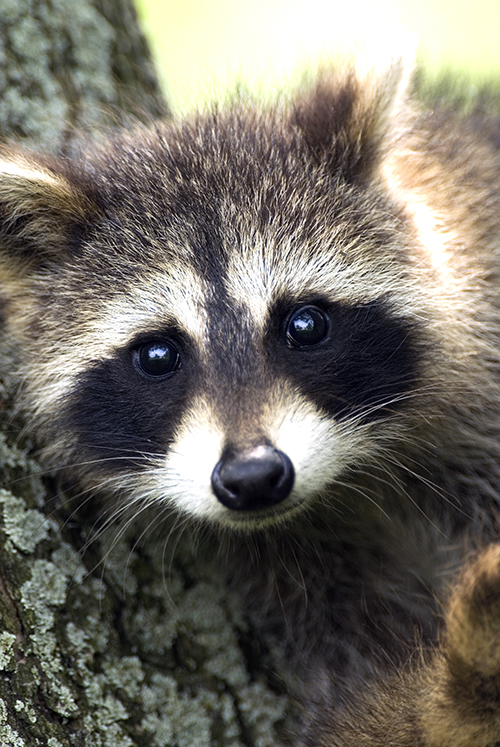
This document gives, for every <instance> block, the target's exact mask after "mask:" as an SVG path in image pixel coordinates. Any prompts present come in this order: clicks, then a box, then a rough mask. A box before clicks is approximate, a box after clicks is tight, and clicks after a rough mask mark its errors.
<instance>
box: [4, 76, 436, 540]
mask: <svg viewBox="0 0 500 747" xmlns="http://www.w3.org/2000/svg"><path fill="white" fill-rule="evenodd" d="M391 76H392V77H391ZM391 76H388V77H387V78H386V79H385V80H384V81H383V82H382V83H381V84H380V85H381V86H382V88H384V87H385V88H384V91H385V93H386V94H387V95H384V96H382V95H381V94H380V92H378V93H377V95H375V94H374V93H373V91H370V92H369V95H367V96H366V97H365V99H363V98H362V95H361V93H360V91H359V90H358V89H357V88H356V86H355V84H354V79H353V77H352V75H349V76H347V78H346V79H345V80H344V81H342V82H341V83H339V84H338V86H337V88H335V87H332V89H331V91H330V92H329V93H327V92H325V91H324V90H319V91H318V92H316V94H315V95H314V97H313V98H312V99H311V100H308V101H307V102H306V103H305V104H304V105H303V106H302V108H301V107H300V106H298V105H296V106H295V107H294V108H293V109H292V111H291V113H290V112H275V113H270V112H267V113H266V114H264V115H262V117H261V118H257V117H256V115H255V114H254V113H252V112H250V111H248V110H238V109H236V110H234V111H231V112H229V113H228V114H227V115H217V116H216V115H213V116H207V117H205V118H199V119H198V120H197V121H196V122H193V123H190V124H188V125H181V126H178V127H176V126H167V125H166V126H164V127H163V126H162V127H157V128H156V129H155V130H154V131H142V132H139V133H136V134H135V135H134V136H123V137H122V138H117V139H116V140H115V141H114V142H113V143H111V144H110V145H108V146H107V147H106V149H103V150H102V151H98V152H94V153H93V154H92V155H91V156H88V157H82V159H81V160H79V161H74V162H71V163H68V162H65V161H60V160H59V161H57V160H55V161H54V160H52V161H49V160H41V159H39V158H31V157H30V158H28V157H27V156H24V155H21V154H18V153H8V152H6V153H4V155H3V164H2V168H1V169H0V171H1V172H2V176H1V177H0V203H1V206H2V247H3V248H2V264H1V266H0V288H1V292H2V297H3V301H4V315H5V324H6V339H7V344H8V347H9V353H8V355H9V358H10V360H11V365H12V366H13V368H14V369H15V372H16V376H18V377H20V378H21V379H22V381H23V387H22V394H21V396H20V401H21V406H22V407H23V408H24V410H25V412H26V413H27V415H28V417H29V418H30V419H31V421H32V422H33V427H34V429H35V430H36V431H37V432H38V434H39V437H40V439H41V440H42V441H43V442H44V443H45V447H46V453H47V457H48V459H49V461H50V463H51V464H52V465H55V466H57V467H62V468H65V469H66V471H67V473H68V474H69V475H71V476H72V478H73V479H74V477H75V476H76V478H77V479H78V480H79V481H80V482H81V483H83V485H84V486H86V487H88V488H91V489H95V490H105V491H109V492H114V493H116V494H119V495H120V496H121V499H122V500H123V501H124V502H126V503H127V505H128V506H131V507H134V506H135V507H137V510H140V509H141V508H143V507H144V506H147V505H155V506H164V507H165V508H169V509H170V508H173V509H175V510H177V511H179V512H181V513H183V514H188V515H190V516H191V517H193V518H194V519H199V520H208V521H211V522H215V523H219V524H222V525H227V526H231V527H236V528H238V527H241V528H246V527H249V528H251V527H259V526H263V525H266V524H269V523H276V522H279V521H281V520H283V519H284V518H286V517H288V516H291V515H293V514H295V513H297V512H299V511H300V510H303V509H304V508H305V507H307V506H309V505H311V504H312V503H313V502H314V501H317V500H320V501H325V500H327V499H328V500H330V499H331V496H332V495H333V496H334V494H335V489H336V487H335V486H336V485H337V484H338V483H339V482H345V480H346V479H348V478H346V475H348V474H349V471H350V470H352V469H353V468H360V467H362V468H365V465H369V464H371V463H376V461H377V459H379V457H380V454H381V453H383V451H384V449H386V448H387V444H390V443H392V442H393V441H394V440H395V439H396V440H397V439H398V438H401V437H402V434H403V433H404V431H405V429H407V428H408V418H409V417H411V416H410V415H409V412H411V411H412V392H413V391H414V390H415V389H416V387H417V386H419V385H420V383H421V379H422V376H423V373H422V366H421V360H422V351H423V350H424V348H425V344H426V343H425V342H424V339H425V335H424V333H423V329H424V327H425V324H424V317H425V313H424V312H423V308H425V303H426V301H425V300H424V299H422V296H421V292H420V290H419V289H418V283H417V281H416V279H415V278H414V277H413V274H412V270H411V262H409V260H408V257H407V254H408V247H407V245H406V241H407V239H405V238H404V237H403V232H402V224H401V219H400V218H399V217H398V216H397V211H396V210H395V208H394V206H393V205H392V204H391V203H390V201H389V200H388V198H386V197H384V195H383V193H382V191H381V190H380V189H379V188H378V187H376V186H370V188H368V184H369V183H370V180H374V181H375V182H376V178H375V176H374V174H375V173H376V172H377V158H378V156H377V152H378V150H379V149H380V147H381V146H380V142H379V141H380V140H381V138H382V133H383V131H385V130H386V129H387V125H385V124H384V122H385V119H386V115H387V112H386V109H387V100H388V98H389V99H390V96H389V94H388V93H387V90H389V89H390V91H392V88H394V84H393V82H391V81H393V78H394V75H393V73H391ZM386 89H387V90H386ZM390 91H389V93H390ZM381 102H382V103H383V106H382V103H381ZM314 108H315V111H316V116H313V115H312V113H311V110H312V109H314ZM321 117H323V118H324V119H325V121H324V122H323V123H321V122H320V121H319V120H320V118H321ZM413 409H414V410H416V409H417V408H413ZM402 411H403V412H404V413H405V417H404V419H403V420H404V425H402V424H401V422H402V418H401V417H400V413H401V412H402ZM333 500H334V498H333Z"/></svg>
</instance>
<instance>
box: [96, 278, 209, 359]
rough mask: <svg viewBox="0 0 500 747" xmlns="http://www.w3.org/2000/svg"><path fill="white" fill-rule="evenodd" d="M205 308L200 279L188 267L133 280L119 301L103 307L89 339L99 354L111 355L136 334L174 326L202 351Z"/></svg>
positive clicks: (117, 299)
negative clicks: (100, 352) (99, 349)
mask: <svg viewBox="0 0 500 747" xmlns="http://www.w3.org/2000/svg"><path fill="white" fill-rule="evenodd" d="M205 308H206V292H205V288H204V283H203V281H202V279H201V278H200V277H199V276H198V275H196V273H194V272H193V271H192V270H191V269H190V268H189V267H188V266H183V267H182V268H178V269H177V270H176V268H172V269H169V271H168V272H165V273H156V274H148V275H147V276H145V277H142V278H136V279H135V280H134V284H133V285H132V286H131V287H130V289H129V290H128V291H127V293H126V294H124V295H123V297H120V296H118V297H116V298H115V299H113V300H112V301H111V302H110V303H108V304H106V308H105V312H104V314H102V316H101V317H100V318H98V319H96V320H95V322H94V324H93V329H92V331H91V333H90V335H89V337H90V338H91V339H92V340H93V341H96V340H98V345H99V347H100V346H102V347H103V352H105V351H113V350H115V349H116V348H117V347H121V346H123V345H126V344H128V343H129V342H130V340H131V339H132V338H133V337H134V336H135V335H137V334H138V333H140V332H147V331H148V330H151V331H153V330H156V329H158V328H159V327H162V326H168V325H174V324H175V325H176V326H177V327H180V328H181V329H183V330H185V331H186V332H187V333H188V334H189V335H190V337H191V338H192V339H193V340H194V341H195V342H196V344H197V345H198V346H199V348H203V347H204V345H205V340H206V336H207V335H206V327H207V314H206V310H205ZM96 333H97V336H96ZM94 344H95V343H94Z"/></svg>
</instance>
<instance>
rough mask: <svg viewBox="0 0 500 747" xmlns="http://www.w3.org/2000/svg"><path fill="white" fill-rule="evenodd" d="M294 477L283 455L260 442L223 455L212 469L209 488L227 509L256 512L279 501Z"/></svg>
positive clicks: (288, 492) (283, 496)
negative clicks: (249, 448)
mask: <svg viewBox="0 0 500 747" xmlns="http://www.w3.org/2000/svg"><path fill="white" fill-rule="evenodd" d="M294 478H295V474H294V469H293V464H292V462H291V461H290V459H289V458H288V457H287V455H286V454H284V453H283V452H282V451H278V450H277V449H273V447H272V446H267V445H263V446H257V447H256V448H254V449H251V450H249V451H243V452H237V453H236V454H230V455H228V456H226V457H223V458H222V459H221V460H220V462H218V464H217V465H216V467H215V469H214V471H213V472H212V489H213V491H214V493H215V495H216V496H217V498H218V499H219V501H220V502H221V503H222V504H223V505H224V506H226V507H227V508H231V509H233V510H235V511H259V510H263V509H266V508H270V507H271V506H274V505H276V504H277V503H280V502H281V501H283V500H284V499H285V498H286V497H287V496H288V495H289V494H290V491H291V490H292V487H293V481H294Z"/></svg>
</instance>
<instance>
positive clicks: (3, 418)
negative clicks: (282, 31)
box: [0, 0, 288, 747]
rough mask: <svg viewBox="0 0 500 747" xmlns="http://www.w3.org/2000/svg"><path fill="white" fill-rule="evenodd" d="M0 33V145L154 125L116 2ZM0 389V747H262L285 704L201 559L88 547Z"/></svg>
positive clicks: (87, 518)
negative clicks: (138, 123) (132, 122)
mask: <svg viewBox="0 0 500 747" xmlns="http://www.w3.org/2000/svg"><path fill="white" fill-rule="evenodd" d="M0 18H1V19H2V20H1V23H2V35H1V40H0V133H1V135H2V137H3V138H4V139H12V138H15V139H16V140H23V141H26V140H27V141H28V142H29V143H30V144H35V145H36V146H37V147H41V148H43V149H44V150H47V149H49V150H60V149H61V148H66V147H67V146H68V143H69V144H71V141H72V138H73V136H74V132H75V130H79V129H80V128H82V127H84V128H88V127H93V128H101V127H102V126H109V123H110V122H112V121H115V122H116V120H117V119H119V118H120V114H119V113H120V112H122V111H124V112H125V113H126V114H130V113H131V114H132V115H134V116H135V117H137V116H143V117H144V118H151V117H156V116H160V115H164V114H166V113H167V111H168V108H167V106H166V104H165V102H164V101H163V99H162V97H161V93H160V89H159V85H158V82H157V79H156V76H155V73H154V69H153V66H152V63H151V60H150V56H149V52H148V49H147V45H146V42H145V40H144V38H143V36H142V35H141V33H140V30H139V27H138V24H137V19H136V16H135V13H134V10H133V7H132V6H131V4H130V2H129V0H93V2H90V1H89V0H0ZM5 373H7V374H8V372H5ZM4 378H5V380H6V379H7V378H8V377H7V376H5V377H4ZM0 386H1V388H0V426H1V430H0V474H1V475H2V477H1V482H0V508H1V519H2V520H1V523H0V745H2V747H10V746H12V747H35V746H38V745H40V747H41V746H43V747H46V746H48V747H70V746H71V747H133V746H134V745H137V746H138V747H143V746H144V747H146V746H148V747H149V746H151V747H167V745H168V746H169V747H170V746H172V747H271V745H276V744H277V743H278V736H277V735H279V734H280V733H281V732H282V730H283V723H284V719H285V716H286V712H287V707H288V706H287V702H286V699H285V697H284V696H283V695H282V694H281V693H280V692H279V691H277V690H279V689H278V688H276V686H275V684H274V682H273V681H270V680H269V678H268V677H267V676H266V673H265V671H266V670H265V666H264V665H265V662H266V661H267V658H266V656H267V655H266V654H265V651H264V649H263V647H262V645H260V644H258V643H256V635H255V631H254V630H253V629H252V627H251V625H250V623H249V622H248V620H246V619H245V617H244V615H243V614H242V612H241V609H240V605H239V600H238V598H237V596H236V594H235V593H234V592H232V591H229V590H228V589H227V588H226V586H225V583H224V579H223V578H222V577H221V576H220V574H219V573H218V571H217V569H216V568H214V567H213V564H212V562H211V560H210V557H209V553H207V552H206V551H203V550H201V549H198V550H197V551H196V550H195V549H194V547H193V544H192V542H191V540H190V538H189V536H188V535H187V534H184V535H182V536H181V537H180V540H179V541H177V539H175V540H173V545H175V546H176V549H175V552H174V553H173V551H172V552H171V549H170V548H169V546H168V545H167V547H166V548H165V541H166V537H165V536H163V537H161V536H160V537H156V540H155V541H152V539H151V537H150V536H149V535H148V539H147V542H142V543H138V542H137V536H136V539H135V540H134V535H133V534H132V536H130V535H125V534H120V532H119V531H118V530H117V529H116V527H114V528H113V527H111V528H110V529H109V531H108V532H107V533H102V534H101V533H99V532H94V534H97V538H95V539H94V540H93V541H91V540H92V534H93V524H94V522H95V518H96V517H95V514H93V513H92V512H93V511H94V510H96V509H95V506H96V504H95V503H93V504H92V506H90V504H89V507H88V508H87V510H86V511H84V512H82V511H75V510H74V505H73V503H72V502H71V501H70V500H69V499H68V498H67V497H66V496H65V494H64V492H63V491H62V489H61V488H60V486H59V485H58V483H57V480H56V479H54V478H51V477H50V476H47V475H44V472H43V467H42V466H41V465H40V464H39V463H38V462H37V459H36V451H35V449H34V447H33V444H32V443H31V442H30V436H29V424H21V423H19V421H18V419H17V417H16V416H14V415H13V412H12V402H11V394H10V393H9V388H8V387H7V386H6V385H3V384H2V385H0ZM97 510H98V509H97ZM136 535H137V532H136ZM172 553H173V554H172ZM214 554H215V553H214Z"/></svg>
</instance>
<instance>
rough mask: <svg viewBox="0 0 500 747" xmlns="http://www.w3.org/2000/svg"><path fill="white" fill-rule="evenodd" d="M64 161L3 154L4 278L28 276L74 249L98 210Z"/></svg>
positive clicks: (0, 232) (0, 237)
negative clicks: (78, 235)
mask: <svg viewBox="0 0 500 747" xmlns="http://www.w3.org/2000/svg"><path fill="white" fill-rule="evenodd" d="M72 181H74V180H71V177H70V176H68V174H67V173H65V164H64V162H63V161H58V160H57V159H53V160H49V159H47V160H44V159H41V158H39V157H38V156H31V155H26V154H24V153H21V152H18V151H16V150H15V149H12V150H9V149H7V148H3V149H2V150H0V260H1V268H2V269H1V271H0V276H1V277H5V275H6V274H7V275H11V274H18V273H19V272H23V273H24V272H25V270H26V268H27V267H37V266H38V265H39V264H40V263H44V262H46V261H47V259H48V258H51V259H53V260H54V259H57V258H58V257H62V256H63V255H64V253H65V252H67V251H68V250H69V247H70V245H71V242H72V239H74V236H75V234H76V233H77V232H78V228H79V227H80V229H83V226H84V223H85V221H86V220H88V216H89V215H90V214H91V213H92V212H95V211H96V207H95V205H94V204H93V202H92V200H91V199H90V198H89V197H87V196H86V195H85V194H84V192H83V190H82V189H81V188H80V187H79V186H78V185H77V184H75V183H72Z"/></svg>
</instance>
